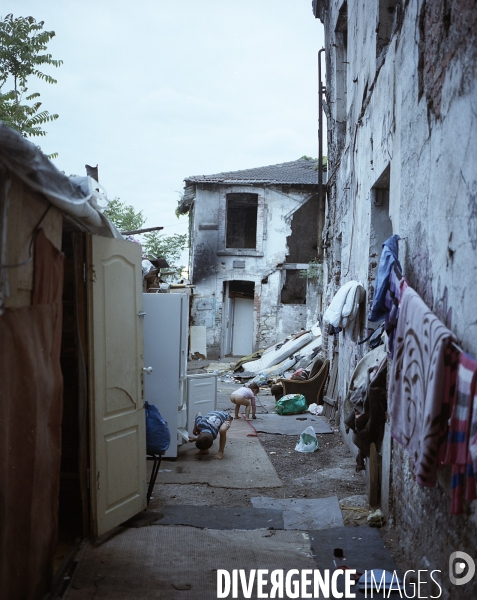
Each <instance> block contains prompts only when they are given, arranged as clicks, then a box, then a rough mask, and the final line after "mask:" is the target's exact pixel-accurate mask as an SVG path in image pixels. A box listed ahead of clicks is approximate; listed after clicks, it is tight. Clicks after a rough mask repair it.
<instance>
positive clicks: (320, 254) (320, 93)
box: [316, 48, 326, 261]
mask: <svg viewBox="0 0 477 600" xmlns="http://www.w3.org/2000/svg"><path fill="white" fill-rule="evenodd" d="M324 51H325V49H324V48H322V49H321V50H318V224H317V225H318V235H317V244H316V250H317V251H316V254H317V258H318V260H319V261H321V260H323V240H322V235H323V225H324V216H325V206H324V194H323V94H324V93H325V91H326V87H325V86H324V85H323V84H322V82H321V53H322V52H324Z"/></svg>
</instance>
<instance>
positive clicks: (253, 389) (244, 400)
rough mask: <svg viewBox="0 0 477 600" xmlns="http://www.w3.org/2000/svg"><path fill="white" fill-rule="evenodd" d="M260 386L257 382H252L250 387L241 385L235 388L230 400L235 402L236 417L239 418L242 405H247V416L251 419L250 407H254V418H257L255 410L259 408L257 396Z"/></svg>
mask: <svg viewBox="0 0 477 600" xmlns="http://www.w3.org/2000/svg"><path fill="white" fill-rule="evenodd" d="M259 391H260V387H259V386H258V384H256V383H251V384H250V385H249V386H248V387H241V388H239V389H238V390H235V392H233V393H232V394H231V396H230V402H232V404H235V418H236V419H238V417H239V412H240V407H241V406H245V418H246V419H250V407H252V418H253V419H256V418H257V417H256V416H255V411H256V409H257V406H256V403H255V396H256V395H257V394H258V393H259Z"/></svg>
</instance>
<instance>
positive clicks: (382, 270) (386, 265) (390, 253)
mask: <svg viewBox="0 0 477 600" xmlns="http://www.w3.org/2000/svg"><path fill="white" fill-rule="evenodd" d="M400 239H401V237H400V236H399V235H397V234H395V235H392V236H391V237H390V238H388V239H387V240H386V241H385V242H384V244H383V251H382V252H381V259H380V261H379V267H378V275H377V277H376V284H375V286H374V296H373V305H372V306H371V311H370V312H369V315H368V320H369V321H380V320H381V319H384V317H385V316H386V314H387V313H388V312H389V310H388V309H387V308H386V305H385V303H384V299H385V297H386V292H387V290H388V287H389V275H390V274H391V269H392V268H393V265H394V264H397V266H398V267H399V270H400V271H401V272H402V268H401V264H400V263H399V259H398V253H399V249H398V240H400Z"/></svg>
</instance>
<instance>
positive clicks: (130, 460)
mask: <svg viewBox="0 0 477 600" xmlns="http://www.w3.org/2000/svg"><path fill="white" fill-rule="evenodd" d="M90 242H91V243H90V245H89V269H88V289H89V311H88V312H89V324H90V328H89V331H90V333H89V338H90V357H89V369H90V398H91V406H90V417H91V495H92V517H93V533H94V534H95V535H101V534H103V533H105V532H107V531H109V530H110V529H112V528H113V527H115V526H116V525H119V524H120V523H123V522H124V521H126V520H127V519H129V518H130V517H132V516H134V515H135V514H137V513H138V512H140V511H141V510H143V509H144V508H146V424H145V412H144V398H143V391H142V390H143V381H142V377H143V370H142V368H143V362H144V361H143V352H144V341H143V319H142V318H141V317H140V316H139V315H138V313H140V312H141V310H142V272H141V249H140V247H139V246H138V245H137V244H133V243H131V242H126V241H123V240H116V239H112V238H105V237H101V236H91V237H90Z"/></svg>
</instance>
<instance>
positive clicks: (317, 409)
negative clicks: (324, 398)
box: [308, 402, 323, 416]
mask: <svg viewBox="0 0 477 600" xmlns="http://www.w3.org/2000/svg"><path fill="white" fill-rule="evenodd" d="M308 412H309V413H311V414H312V415H317V416H320V415H322V414H323V406H322V405H321V404H316V402H313V404H310V406H309V407H308Z"/></svg>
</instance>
